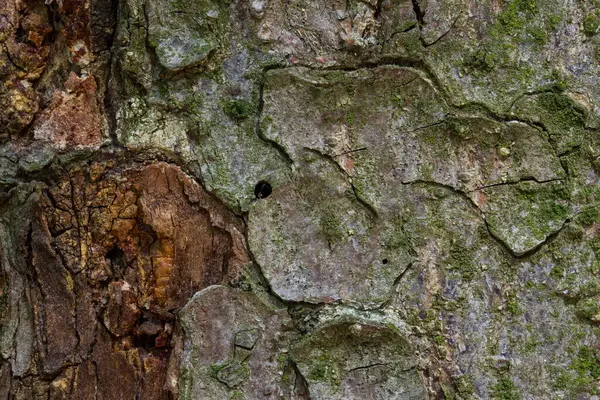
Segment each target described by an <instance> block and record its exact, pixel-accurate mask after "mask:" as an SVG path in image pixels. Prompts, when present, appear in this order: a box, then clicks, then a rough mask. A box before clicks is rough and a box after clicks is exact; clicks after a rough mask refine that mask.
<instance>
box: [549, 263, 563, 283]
mask: <svg viewBox="0 0 600 400" xmlns="http://www.w3.org/2000/svg"><path fill="white" fill-rule="evenodd" d="M550 276H551V277H552V279H554V280H555V281H558V280H560V279H562V278H564V276H565V267H563V266H562V265H556V266H554V268H552V270H551V271H550Z"/></svg>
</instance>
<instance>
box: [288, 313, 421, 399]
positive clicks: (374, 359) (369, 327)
mask: <svg viewBox="0 0 600 400" xmlns="http://www.w3.org/2000/svg"><path fill="white" fill-rule="evenodd" d="M413 354H414V353H413V350H412V348H411V346H410V344H409V343H408V341H407V340H406V339H405V338H404V337H403V336H402V335H400V333H399V332H398V331H397V330H395V329H394V328H393V327H387V326H381V325H377V324H368V323H364V322H362V321H348V322H342V321H339V322H338V323H335V322H332V323H328V324H326V325H325V326H323V327H320V328H319V329H317V330H315V331H314V332H312V333H311V334H309V335H307V336H306V337H304V338H303V339H302V340H301V341H299V342H298V343H296V345H295V346H294V348H293V349H292V352H291V357H292V359H293V360H294V362H295V363H296V365H297V366H298V369H299V370H300V371H301V372H302V374H303V375H304V376H305V378H306V380H307V382H308V387H309V390H310V394H311V398H313V399H366V398H368V399H382V400H383V399H399V400H400V399H402V400H405V399H406V400H408V399H415V400H416V399H425V398H427V396H426V392H425V390H424V387H423V383H422V380H421V377H420V376H419V372H418V371H417V361H416V358H415V357H414V355H413Z"/></svg>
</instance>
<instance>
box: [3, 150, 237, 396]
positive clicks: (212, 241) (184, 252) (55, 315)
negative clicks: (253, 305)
mask: <svg viewBox="0 0 600 400" xmlns="http://www.w3.org/2000/svg"><path fill="white" fill-rule="evenodd" d="M113 164H114V163H113V162H106V161H104V162H96V163H92V164H91V166H88V165H83V166H80V167H75V168H73V169H71V170H70V171H68V173H67V175H66V176H62V177H61V178H60V179H58V180H57V181H56V182H55V183H54V184H52V185H49V186H48V187H41V188H38V191H37V192H34V193H33V194H32V195H31V197H30V198H29V199H30V200H31V199H32V198H33V199H34V200H33V201H32V203H33V204H32V206H31V207H32V210H31V211H32V213H31V220H30V222H29V226H28V228H27V229H26V230H25V232H28V233H27V237H26V238H21V240H22V241H24V242H25V248H26V251H27V260H26V263H25V265H26V271H22V274H21V275H22V276H23V277H25V278H26V280H27V282H28V287H29V290H28V291H29V301H30V304H31V305H32V307H33V329H34V332H35V335H34V336H35V339H34V341H35V345H34V349H35V351H34V354H33V357H32V359H31V361H30V363H29V369H28V375H29V376H28V377H27V378H21V377H13V378H12V382H11V383H10V387H11V389H10V392H11V393H12V395H14V396H16V398H19V396H20V395H19V393H20V392H21V391H25V392H27V393H30V392H29V391H37V392H38V394H39V395H41V396H42V397H44V398H46V397H45V396H46V395H48V394H49V395H50V397H51V398H53V399H63V398H64V399H67V398H68V399H93V398H99V399H100V398H102V399H120V398H143V399H165V398H168V394H167V388H168V387H170V386H171V385H168V384H166V379H167V370H168V368H169V360H170V358H171V357H174V356H176V354H175V355H174V354H173V352H172V347H173V346H172V343H173V341H174V340H176V339H174V338H173V335H174V331H175V330H176V327H175V326H174V325H175V314H176V312H177V311H178V310H179V308H181V307H182V306H183V305H185V303H186V302H187V301H188V300H189V298H190V297H191V296H192V295H193V294H194V293H195V292H197V291H199V290H201V289H203V288H205V287H207V286H210V285H213V284H219V283H229V282H232V281H233V280H235V279H236V278H237V276H238V273H239V271H240V269H241V267H242V265H243V264H244V263H246V262H247V261H248V257H247V253H246V250H245V245H244V239H243V231H244V225H243V222H242V221H241V219H239V218H238V217H237V216H235V215H234V214H232V213H231V212H230V211H228V210H227V209H226V208H225V207H224V206H223V205H222V204H220V203H219V202H218V201H216V200H215V199H214V198H212V197H211V196H210V195H208V194H207V193H206V192H205V191H204V190H203V189H202V188H201V187H200V186H199V185H198V184H197V183H196V182H195V181H193V180H192V179H190V178H189V177H188V176H187V175H186V174H184V173H183V172H182V171H181V170H180V169H179V168H177V167H173V166H171V165H169V164H166V163H156V164H152V165H148V166H142V165H131V166H129V167H126V168H123V167H120V168H115V167H114V166H113ZM4 250H5V251H8V249H4ZM8 268H9V269H10V268H14V266H10V265H9V266H8ZM175 335H177V333H175ZM171 364H172V365H171V368H172V369H171V374H170V375H169V377H170V379H177V376H178V373H177V371H176V369H177V366H176V365H177V363H175V362H173V363H171ZM5 365H8V364H5ZM6 371H7V369H6V368H3V369H2V374H0V379H2V380H3V381H6V380H8V381H11V379H10V378H7V377H5V375H6V373H7V372H6ZM25 392H24V393H25ZM32 393H33V392H32ZM27 396H29V394H27V395H25V397H24V398H34V397H35V396H36V395H35V394H32V396H33V397H27ZM136 396H140V397H136Z"/></svg>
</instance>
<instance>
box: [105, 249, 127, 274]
mask: <svg viewBox="0 0 600 400" xmlns="http://www.w3.org/2000/svg"><path fill="white" fill-rule="evenodd" d="M106 258H107V259H108V261H110V263H111V264H112V265H114V266H115V267H119V268H120V269H124V268H125V267H126V266H127V263H126V261H125V253H124V252H123V250H121V249H120V248H118V247H117V246H115V247H113V248H112V249H110V250H109V251H108V253H106Z"/></svg>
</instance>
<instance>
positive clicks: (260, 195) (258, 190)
mask: <svg viewBox="0 0 600 400" xmlns="http://www.w3.org/2000/svg"><path fill="white" fill-rule="evenodd" d="M272 191H273V188H272V187H271V184H270V183H269V182H266V181H260V182H258V183H257V184H256V186H254V196H255V197H256V198H257V199H266V198H267V197H269V196H270V195H271V192H272Z"/></svg>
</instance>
